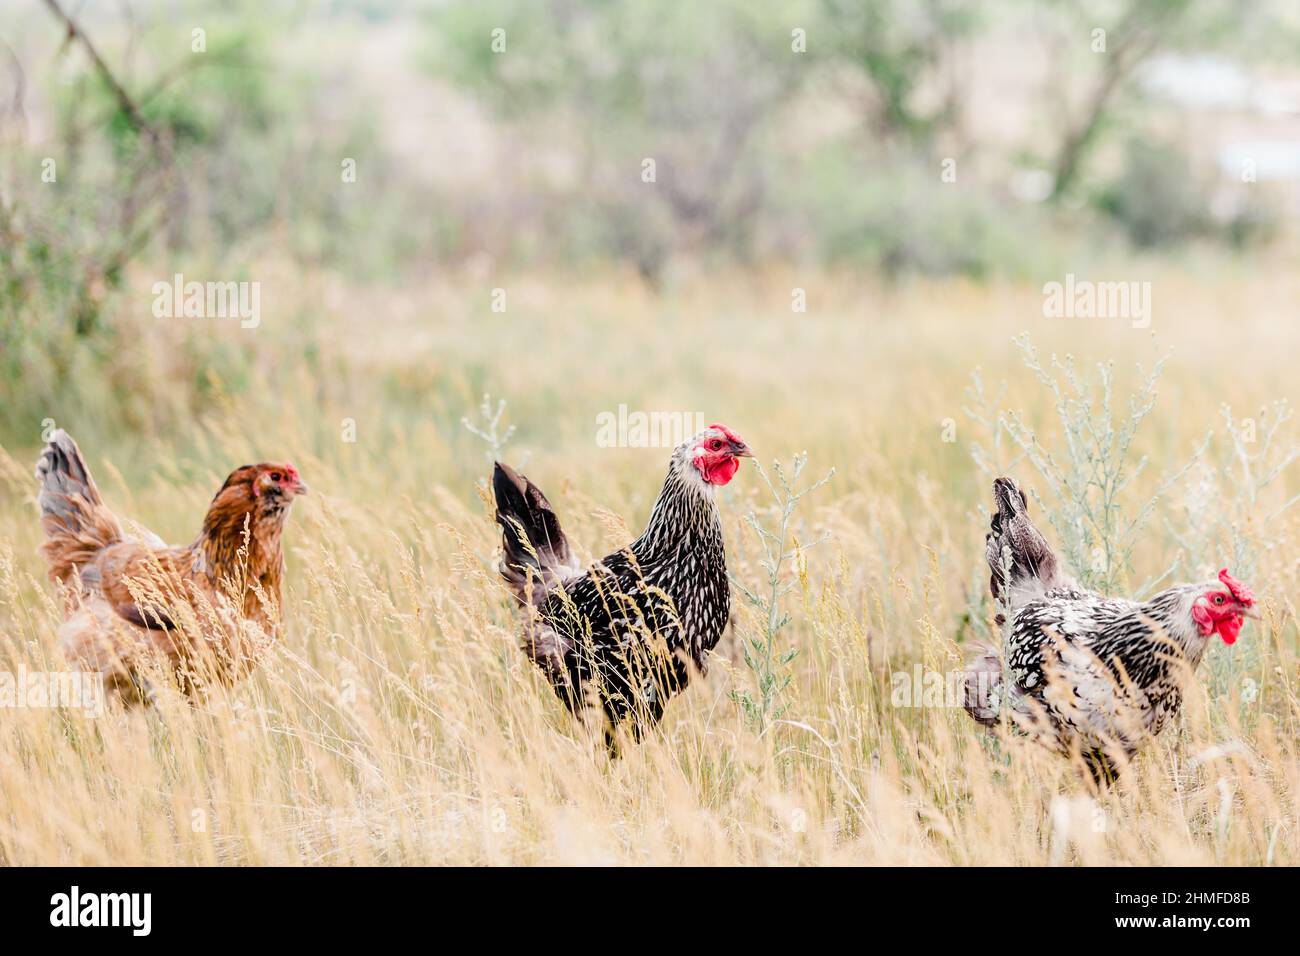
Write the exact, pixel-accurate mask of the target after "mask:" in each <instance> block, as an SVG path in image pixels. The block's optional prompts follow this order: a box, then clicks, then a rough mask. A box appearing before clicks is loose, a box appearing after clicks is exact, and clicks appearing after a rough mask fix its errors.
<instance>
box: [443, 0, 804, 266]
mask: <svg viewBox="0 0 1300 956" xmlns="http://www.w3.org/2000/svg"><path fill="white" fill-rule="evenodd" d="M799 22H800V20H799V19H798V18H797V17H796V18H794V19H793V20H792V17H791V13H790V11H789V10H786V11H780V10H776V9H774V8H770V7H767V6H766V5H762V4H753V3H749V2H746V0H715V2H711V3H708V4H699V5H697V4H649V3H610V2H602V3H577V2H573V0H490V2H475V3H452V4H450V5H449V6H447V7H445V8H441V9H439V10H438V11H437V12H435V13H434V14H433V18H432V21H431V23H432V27H433V31H434V39H433V43H432V45H431V50H430V53H429V64H430V66H431V68H432V69H434V70H435V71H436V72H438V73H440V74H442V75H444V76H448V77H450V78H451V79H452V80H453V81H454V82H456V83H457V84H459V85H461V86H462V87H464V88H466V89H468V90H471V91H473V92H474V93H476V94H477V95H478V96H479V97H480V98H481V100H482V101H483V102H484V103H486V104H488V105H489V106H490V107H491V108H492V109H493V110H494V111H495V112H496V113H497V115H498V116H499V117H501V118H502V119H504V120H506V121H508V122H514V123H515V130H514V131H515V134H516V135H517V136H519V137H520V138H521V141H522V144H523V148H522V150H521V151H517V152H516V153H515V154H514V155H513V157H512V164H513V165H514V170H513V172H514V173H515V175H517V176H518V177H519V180H520V182H525V181H527V198H528V200H529V202H532V203H535V202H536V201H537V200H538V198H539V197H540V196H544V195H545V190H546V188H547V187H548V185H550V186H553V183H548V182H547V181H546V180H545V178H544V177H540V176H537V177H534V178H533V179H532V180H531V181H530V180H529V177H530V175H532V174H533V173H535V172H536V169H537V168H538V167H540V165H541V161H542V159H543V158H544V157H546V156H548V155H549V154H550V153H551V152H553V149H554V147H555V145H556V141H557V139H559V138H560V137H563V141H564V144H565V146H566V148H567V149H568V150H570V151H571V152H572V154H573V156H574V162H575V165H576V168H577V169H578V170H579V174H578V176H577V177H576V178H575V179H574V180H573V181H571V182H570V183H568V184H567V186H564V187H560V194H561V195H560V196H558V197H556V198H557V199H558V200H559V201H560V202H562V203H563V204H564V206H565V207H566V209H567V212H568V218H567V222H568V223H569V226H570V228H569V229H568V230H566V234H567V235H568V236H569V237H570V238H573V237H585V238H586V239H587V241H588V242H590V244H591V245H592V246H593V247H599V248H602V249H611V248H612V249H614V250H616V251H617V252H618V254H619V255H620V256H621V257H623V258H625V259H627V260H629V261H631V262H633V263H634V264H635V265H636V267H637V268H638V270H639V271H640V272H641V273H642V274H643V275H644V276H645V277H646V278H647V279H649V280H651V281H652V282H657V281H659V280H660V278H661V274H662V272H663V269H664V267H665V265H666V264H667V263H668V261H669V260H670V258H671V256H672V255H673V254H675V253H680V252H684V251H691V252H695V253H705V252H707V251H709V250H711V249H715V248H729V249H731V250H732V251H733V252H737V251H738V252H742V253H743V250H744V249H745V247H746V244H747V242H748V241H749V239H750V236H751V228H752V225H753V221H754V218H755V216H756V214H757V212H758V211H759V210H760V209H761V207H762V204H763V198H764V195H765V190H766V181H765V180H766V173H765V169H764V165H763V157H762V156H761V155H759V153H760V151H758V150H756V149H754V145H755V141H756V139H757V138H758V137H759V136H761V135H762V134H763V132H764V128H765V127H767V126H770V124H772V123H773V122H774V121H775V120H777V119H778V118H779V108H780V106H781V105H782V104H783V103H785V102H786V101H788V100H789V98H790V97H791V96H793V95H794V93H795V92H796V91H797V90H798V88H799V86H800V83H801V81H802V77H803V74H804V70H805V68H806V66H807V62H808V61H807V60H806V59H803V58H802V54H800V53H798V52H796V51H795V50H794V49H793V46H792V39H791V30H792V26H797V25H798V23H799ZM803 22H808V21H807V20H806V19H805V20H804V21H803ZM494 31H498V32H494ZM647 160H651V161H653V162H652V164H648V163H647V162H646V161H647ZM517 212H518V214H519V215H523V214H524V211H523V209H519V210H517ZM578 217H586V219H587V223H586V224H585V227H584V224H583V223H579V222H577V221H575V220H576V219H577V218H578Z"/></svg>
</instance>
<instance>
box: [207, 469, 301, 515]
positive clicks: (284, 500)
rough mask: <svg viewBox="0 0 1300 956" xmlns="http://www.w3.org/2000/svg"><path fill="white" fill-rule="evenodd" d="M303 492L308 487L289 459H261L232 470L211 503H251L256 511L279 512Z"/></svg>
mask: <svg viewBox="0 0 1300 956" xmlns="http://www.w3.org/2000/svg"><path fill="white" fill-rule="evenodd" d="M305 494H307V486H306V485H305V484H303V480H302V479H301V478H300V477H299V476H298V469H297V468H295V467H293V465H291V464H290V463H289V462H282V463H276V462H271V461H264V462H262V463H261V464H259V465H244V466H243V467H240V468H236V469H235V470H234V471H232V472H231V473H230V477H229V478H227V479H226V483H225V484H224V485H222V486H221V490H220V491H219V492H217V496H216V498H214V499H213V504H214V505H217V504H230V505H238V504H241V503H243V504H248V503H254V504H256V505H257V506H258V510H259V511H282V510H284V508H285V507H286V506H287V505H288V504H289V502H291V501H293V499H294V498H296V497H297V496H298V495H305Z"/></svg>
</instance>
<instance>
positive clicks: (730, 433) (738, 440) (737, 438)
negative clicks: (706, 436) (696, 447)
mask: <svg viewBox="0 0 1300 956" xmlns="http://www.w3.org/2000/svg"><path fill="white" fill-rule="evenodd" d="M709 427H710V428H716V429H717V430H718V431H720V432H722V434H724V435H726V436H727V440H728V441H734V442H735V443H736V444H737V445H743V444H745V439H743V438H741V437H740V436H739V435H737V434H736V433H735V432H733V431H732V430H731V429H730V428H728V427H727V426H726V425H724V424H722V423H721V422H714V423H713V424H712V425H710V426H709Z"/></svg>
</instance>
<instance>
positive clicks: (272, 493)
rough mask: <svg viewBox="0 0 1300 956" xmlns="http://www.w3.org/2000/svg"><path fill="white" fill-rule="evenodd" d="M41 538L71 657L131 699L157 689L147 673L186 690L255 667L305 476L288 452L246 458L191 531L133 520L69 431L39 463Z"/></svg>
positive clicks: (271, 619) (267, 636)
mask: <svg viewBox="0 0 1300 956" xmlns="http://www.w3.org/2000/svg"><path fill="white" fill-rule="evenodd" d="M36 477H37V479H38V480H39V481H40V483H41V490H40V495H39V497H38V503H39V505H40V509H41V525H42V527H44V529H45V535H46V539H45V543H44V544H43V545H42V546H41V553H42V554H43V555H44V556H45V559H46V560H47V561H48V562H49V565H50V578H51V580H53V581H55V582H56V583H57V584H59V585H60V591H61V594H62V597H63V603H64V611H65V621H64V624H63V626H62V627H61V628H60V629H59V636H60V639H61V642H62V644H63V648H64V651H65V653H66V654H67V656H68V659H69V661H70V662H71V663H72V665H73V666H74V667H78V668H81V669H82V670H84V671H92V672H98V673H99V674H100V675H101V676H102V678H103V681H104V683H105V685H106V687H107V688H108V689H110V690H114V691H116V692H117V693H119V694H120V695H121V697H122V698H123V699H124V700H125V701H127V702H128V703H134V702H139V701H141V700H152V699H153V695H154V691H153V686H152V684H151V682H150V680H149V675H150V674H155V675H157V674H164V675H169V676H170V677H172V678H174V679H175V681H176V682H177V684H178V686H179V687H180V689H181V690H182V692H184V693H185V694H188V695H194V694H196V693H199V692H201V691H203V690H204V689H206V688H209V687H211V686H213V685H228V684H231V683H233V682H235V681H236V680H238V679H239V678H240V677H242V676H244V675H245V674H247V673H248V671H249V670H251V669H252V667H253V666H254V665H255V664H256V661H257V659H258V657H259V654H260V652H261V650H262V649H263V648H264V647H265V646H266V645H267V644H268V643H269V642H270V640H271V639H272V638H273V636H274V634H275V632H276V631H277V629H278V628H279V625H280V578H281V575H282V573H283V570H284V559H283V556H282V553H281V548H280V535H281V531H282V530H283V528H284V519H285V516H286V515H287V514H288V510H289V505H290V504H291V503H292V501H293V499H294V498H295V497H296V496H298V495H301V494H306V492H307V486H306V485H304V484H303V483H302V480H301V479H300V478H299V477H298V472H297V469H295V468H294V467H293V465H291V464H289V463H287V462H286V463H283V464H274V463H270V462H264V463H262V464H259V465H245V466H243V467H242V468H237V469H235V470H234V471H233V472H231V473H230V477H229V478H227V479H226V483H225V484H224V485H222V486H221V490H220V491H218V492H217V494H216V497H214V498H213V499H212V504H211V505H210V506H209V507H208V512H207V514H206V515H205V516H204V518H203V527H202V530H201V531H200V532H199V534H198V537H197V538H195V540H194V542H193V543H192V544H190V545H188V546H184V547H169V546H168V545H166V544H165V543H164V542H163V541H162V540H161V539H160V538H159V537H158V536H157V535H155V534H152V533H151V532H149V531H144V530H141V531H137V532H134V533H129V532H127V531H126V530H125V529H124V527H123V525H122V523H121V522H120V521H119V520H118V518H117V516H116V515H115V514H114V513H113V512H112V511H110V510H109V508H108V507H107V506H106V505H105V504H104V500H103V498H101V497H100V494H99V489H98V488H97V487H96V486H95V481H94V479H93V478H92V477H91V476H90V471H89V470H88V469H87V468H86V463H85V461H84V460H83V458H82V457H81V451H80V450H79V449H78V448H77V443H76V442H74V441H73V440H72V438H71V436H69V435H68V433H67V432H65V431H63V430H62V429H60V430H59V431H56V432H55V433H54V435H53V436H52V437H51V438H50V441H49V444H48V445H46V447H45V450H44V451H43V452H42V454H41V458H40V461H39V462H37V465H36Z"/></svg>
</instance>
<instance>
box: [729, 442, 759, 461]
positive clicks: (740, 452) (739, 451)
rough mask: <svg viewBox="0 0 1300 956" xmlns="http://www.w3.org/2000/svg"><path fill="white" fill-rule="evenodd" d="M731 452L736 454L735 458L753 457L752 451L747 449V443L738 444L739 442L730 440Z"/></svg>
mask: <svg viewBox="0 0 1300 956" xmlns="http://www.w3.org/2000/svg"><path fill="white" fill-rule="evenodd" d="M731 453H732V454H733V455H734V456H736V457H737V458H753V457H754V453H753V452H752V451H750V450H749V446H748V445H744V444H739V443H737V442H732V443H731Z"/></svg>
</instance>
